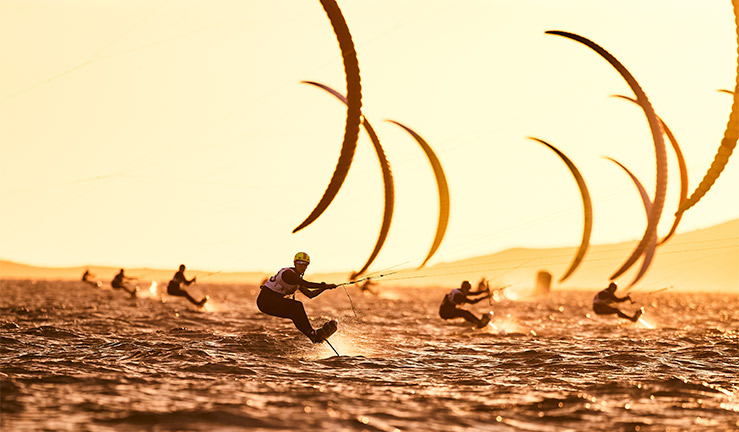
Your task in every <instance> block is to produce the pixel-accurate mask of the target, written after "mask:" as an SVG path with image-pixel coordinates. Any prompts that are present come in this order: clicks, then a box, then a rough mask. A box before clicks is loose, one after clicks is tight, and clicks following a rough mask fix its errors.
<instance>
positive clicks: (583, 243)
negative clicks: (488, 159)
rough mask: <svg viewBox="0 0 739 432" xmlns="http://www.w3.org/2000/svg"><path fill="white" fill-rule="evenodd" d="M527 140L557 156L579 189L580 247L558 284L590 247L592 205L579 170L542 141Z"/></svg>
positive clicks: (551, 146)
mask: <svg viewBox="0 0 739 432" xmlns="http://www.w3.org/2000/svg"><path fill="white" fill-rule="evenodd" d="M529 139H531V140H534V141H538V142H539V143H541V144H544V145H545V146H547V147H549V148H550V149H551V150H552V151H553V152H555V153H557V156H559V157H560V158H561V159H562V161H564V163H565V164H566V165H567V168H569V170H570V172H571V173H572V176H573V177H574V178H575V181H576V182H577V187H578V189H580V197H581V198H582V208H583V227H582V240H580V247H579V248H578V249H577V253H576V254H575V258H573V260H572V263H571V264H570V267H569V268H568V269H567V271H566V272H565V274H564V275H563V276H562V277H561V278H559V282H564V281H565V280H566V279H567V278H568V277H570V275H572V273H573V272H574V271H575V269H577V267H578V266H579V265H580V263H581V262H582V260H583V258H584V257H585V253H586V252H587V251H588V247H589V246H590V233H591V232H592V230H593V204H592V202H591V200H590V193H589V192H588V186H587V185H586V184H585V179H584V178H583V177H582V174H580V170H578V169H577V167H576V166H575V164H574V163H573V162H572V161H571V160H570V158H568V157H567V156H565V154H564V153H562V152H561V151H560V150H559V149H557V148H556V147H554V146H553V145H551V144H549V143H548V142H546V141H544V140H541V139H539V138H533V137H529Z"/></svg>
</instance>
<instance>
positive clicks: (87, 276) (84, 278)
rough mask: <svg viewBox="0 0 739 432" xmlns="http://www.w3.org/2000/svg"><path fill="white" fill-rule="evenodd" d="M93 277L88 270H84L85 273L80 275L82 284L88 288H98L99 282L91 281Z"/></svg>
mask: <svg viewBox="0 0 739 432" xmlns="http://www.w3.org/2000/svg"><path fill="white" fill-rule="evenodd" d="M94 277H95V275H94V274H93V273H91V272H90V269H85V272H84V273H82V282H84V283H86V284H89V285H90V286H93V287H95V288H99V287H100V285H102V284H101V283H100V282H99V281H94V280H92V278H94Z"/></svg>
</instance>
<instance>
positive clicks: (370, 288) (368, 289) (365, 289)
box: [359, 277, 377, 295]
mask: <svg viewBox="0 0 739 432" xmlns="http://www.w3.org/2000/svg"><path fill="white" fill-rule="evenodd" d="M374 286H375V283H374V282H372V278H369V277H368V278H367V280H366V281H364V283H363V284H362V285H360V286H359V289H360V290H362V294H365V293H369V294H374V295H377V289H375V288H374Z"/></svg>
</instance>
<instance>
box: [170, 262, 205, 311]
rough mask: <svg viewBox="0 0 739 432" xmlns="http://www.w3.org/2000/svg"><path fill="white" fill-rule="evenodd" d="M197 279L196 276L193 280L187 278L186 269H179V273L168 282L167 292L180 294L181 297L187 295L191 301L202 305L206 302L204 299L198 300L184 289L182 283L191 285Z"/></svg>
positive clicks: (173, 294) (172, 294)
mask: <svg viewBox="0 0 739 432" xmlns="http://www.w3.org/2000/svg"><path fill="white" fill-rule="evenodd" d="M194 281H195V278H192V279H191V280H187V279H186V278H185V271H184V270H178V271H177V273H175V274H174V276H173V277H172V280H171V281H169V284H167V294H169V295H171V296H179V297H185V298H187V299H188V300H190V303H192V304H195V305H201V304H203V303H204V300H205V299H203V300H200V301H197V300H195V299H194V298H193V297H192V296H191V295H190V293H188V292H187V291H185V290H183V289H182V284H183V283H184V284H185V285H190V284H191V283H193V282H194Z"/></svg>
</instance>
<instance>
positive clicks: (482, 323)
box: [477, 312, 493, 328]
mask: <svg viewBox="0 0 739 432" xmlns="http://www.w3.org/2000/svg"><path fill="white" fill-rule="evenodd" d="M492 319H493V312H488V313H486V314H485V315H483V316H482V320H481V321H480V324H478V325H477V328H483V327H485V326H486V325H488V324H489V323H490V320H492Z"/></svg>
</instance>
